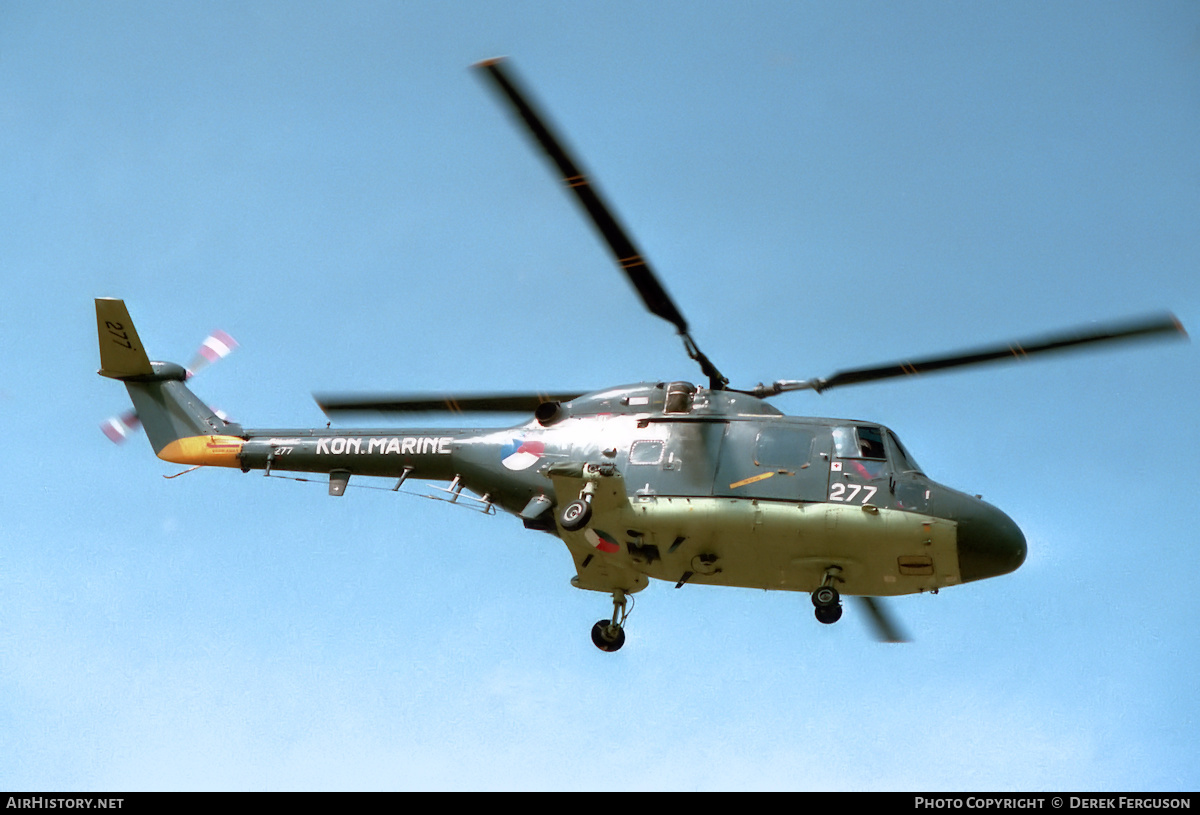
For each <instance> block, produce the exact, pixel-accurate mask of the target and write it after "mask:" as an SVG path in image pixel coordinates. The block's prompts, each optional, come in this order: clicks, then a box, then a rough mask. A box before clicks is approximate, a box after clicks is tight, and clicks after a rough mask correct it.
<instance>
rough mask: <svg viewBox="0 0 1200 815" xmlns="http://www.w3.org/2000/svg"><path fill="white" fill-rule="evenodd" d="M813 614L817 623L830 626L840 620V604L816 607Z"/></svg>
mask: <svg viewBox="0 0 1200 815" xmlns="http://www.w3.org/2000/svg"><path fill="white" fill-rule="evenodd" d="M814 612H815V613H816V615H817V622H821V623H825V625H832V624H833V623H836V622H837V621H838V620H840V619H842V606H841V604H838V605H836V606H817V607H816V609H814Z"/></svg>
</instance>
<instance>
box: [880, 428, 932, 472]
mask: <svg viewBox="0 0 1200 815" xmlns="http://www.w3.org/2000/svg"><path fill="white" fill-rule="evenodd" d="M887 437H888V441H890V442H891V443H892V458H893V459H894V463H895V467H896V471H897V472H901V473H920V474H922V475H924V471H923V470H922V469H921V465H919V464H917V462H916V460H915V459H914V458H913V457H912V456H911V455H909V452H908V450H906V449H904V445H903V444H901V443H900V439H898V438H896V434H895V433H893V432H892V431H890V430H889V431H888V432H887Z"/></svg>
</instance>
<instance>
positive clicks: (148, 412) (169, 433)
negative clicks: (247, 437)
mask: <svg viewBox="0 0 1200 815" xmlns="http://www.w3.org/2000/svg"><path fill="white" fill-rule="evenodd" d="M96 327H97V330H98V332H99V334H100V370H99V371H98V373H99V374H100V375H101V376H107V377H109V378H111V379H117V380H120V381H121V382H124V383H125V388H126V390H128V391H129V398H130V399H132V400H133V407H134V409H135V410H136V411H137V417H138V419H139V420H140V421H141V423H142V426H143V427H144V428H145V429H146V436H147V437H148V438H149V439H150V444H151V446H152V447H153V448H154V453H155V454H156V455H157V456H158V457H159V458H161V459H165V460H166V461H174V462H176V463H179V464H208V465H217V466H227V467H236V466H238V462H237V454H238V453H239V452H240V451H241V441H242V440H241V439H240V438H236V437H238V436H241V435H242V432H243V431H242V427H241V425H237V424H233V423H231V422H226V421H225V420H224V419H221V418H220V417H219V416H217V415H216V414H215V413H213V412H212V410H211V409H210V408H209V407H208V406H207V405H205V404H204V402H202V401H201V400H200V399H199V398H198V397H197V396H196V395H195V394H194V393H192V392H191V391H190V390H188V387H187V386H186V385H184V384H183V383H184V380H186V379H187V371H186V370H184V368H183V367H182V366H180V365H176V364H175V363H173V362H151V361H150V358H149V357H148V356H146V351H145V348H144V347H143V346H142V341H141V339H140V338H139V337H138V335H137V330H136V329H134V327H133V321H132V320H131V319H129V311H128V310H127V309H126V308H125V301H123V300H114V299H111V298H98V299H97V300H96Z"/></svg>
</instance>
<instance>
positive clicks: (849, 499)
mask: <svg viewBox="0 0 1200 815" xmlns="http://www.w3.org/2000/svg"><path fill="white" fill-rule="evenodd" d="M877 492H879V488H878V487H872V486H870V485H868V484H843V483H842V482H841V481H835V482H833V483H832V484H830V485H829V500H830V501H845V502H846V503H853V502H855V501H857V502H858V503H861V504H865V503H867V502H868V501H870V500H871V499H872V498H874V497H875V493H877Z"/></svg>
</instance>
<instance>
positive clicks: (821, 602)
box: [812, 566, 842, 625]
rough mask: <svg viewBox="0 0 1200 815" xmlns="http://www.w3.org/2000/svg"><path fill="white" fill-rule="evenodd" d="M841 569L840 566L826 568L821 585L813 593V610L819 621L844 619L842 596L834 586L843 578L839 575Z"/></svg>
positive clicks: (829, 622) (826, 621) (832, 621)
mask: <svg viewBox="0 0 1200 815" xmlns="http://www.w3.org/2000/svg"><path fill="white" fill-rule="evenodd" d="M841 571H842V570H841V568H840V567H838V566H830V567H829V568H828V569H826V570H825V577H824V578H823V579H822V580H821V585H820V586H818V587H817V590H816V591H814V592H813V593H812V604H813V611H814V613H815V614H816V615H817V621H818V622H821V623H825V624H826V625H831V624H833V623H836V622H837V621H838V620H840V619H842V596H841V595H840V594H838V590H837V589H835V588H834V587H833V584H834V582H835V581H837V580H840V579H841V578H839V577H838V575H839V574H840V573H841Z"/></svg>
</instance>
